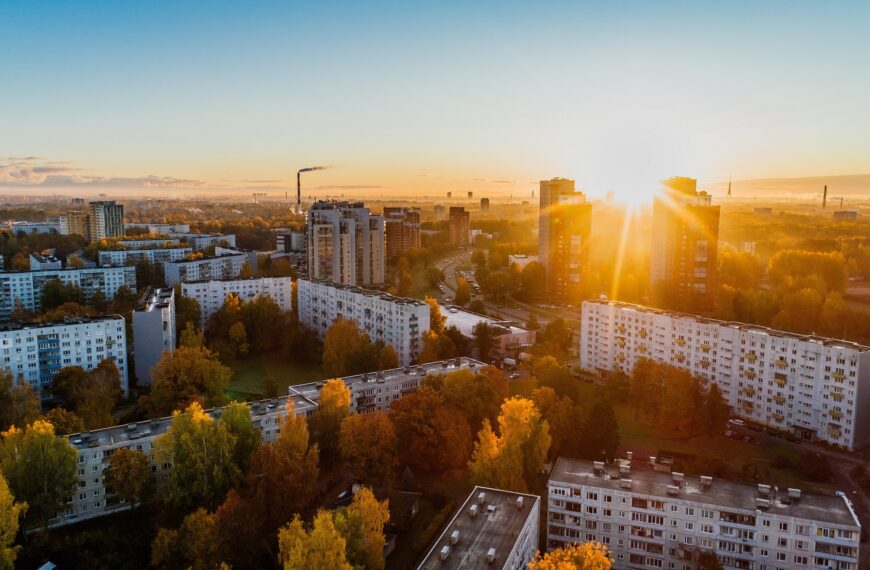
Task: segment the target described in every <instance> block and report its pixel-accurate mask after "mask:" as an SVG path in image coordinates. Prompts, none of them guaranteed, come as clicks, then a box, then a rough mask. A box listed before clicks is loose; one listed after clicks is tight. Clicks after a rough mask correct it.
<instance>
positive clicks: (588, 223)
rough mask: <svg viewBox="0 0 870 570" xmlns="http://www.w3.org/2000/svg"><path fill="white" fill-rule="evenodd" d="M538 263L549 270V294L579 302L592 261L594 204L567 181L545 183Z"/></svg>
mask: <svg viewBox="0 0 870 570" xmlns="http://www.w3.org/2000/svg"><path fill="white" fill-rule="evenodd" d="M538 228H539V229H538V260H539V261H540V263H541V265H543V266H544V269H545V270H546V277H547V291H548V292H549V293H550V295H552V296H554V297H557V298H562V299H565V298H569V299H574V298H577V297H578V296H579V294H580V290H579V287H580V283H581V281H582V279H583V273H584V271H585V270H586V267H587V263H588V258H589V239H590V235H591V233H592V204H589V203H587V202H586V195H585V194H583V192H580V191H577V190H575V189H574V181H573V180H567V179H565V178H553V179H552V180H542V181H541V183H540V207H539V210H538Z"/></svg>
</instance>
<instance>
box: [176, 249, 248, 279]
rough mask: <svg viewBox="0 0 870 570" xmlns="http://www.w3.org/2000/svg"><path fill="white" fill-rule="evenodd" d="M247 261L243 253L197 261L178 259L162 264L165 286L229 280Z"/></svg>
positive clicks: (240, 270)
mask: <svg viewBox="0 0 870 570" xmlns="http://www.w3.org/2000/svg"><path fill="white" fill-rule="evenodd" d="M246 261H247V256H246V255H245V254H244V253H236V254H232V255H216V256H211V257H200V258H198V259H180V260H178V261H167V262H166V263H164V264H163V272H164V273H165V275H166V284H167V285H168V286H170V287H172V286H174V285H175V284H176V283H183V282H187V281H209V280H212V279H231V278H233V277H236V276H238V274H239V273H241V272H242V267H244V265H245V262H246Z"/></svg>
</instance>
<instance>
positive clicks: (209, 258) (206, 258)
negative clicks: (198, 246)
mask: <svg viewBox="0 0 870 570" xmlns="http://www.w3.org/2000/svg"><path fill="white" fill-rule="evenodd" d="M244 256H246V254H244V253H242V252H238V253H223V254H221V255H203V256H202V257H197V258H196V259H177V260H175V261H166V262H165V264H166V263H197V262H199V261H213V260H215V259H224V258H228V257H244Z"/></svg>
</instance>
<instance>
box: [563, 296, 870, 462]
mask: <svg viewBox="0 0 870 570" xmlns="http://www.w3.org/2000/svg"><path fill="white" fill-rule="evenodd" d="M580 328H581V332H580V346H579V350H580V365H581V367H583V368H585V369H587V370H590V371H599V372H611V371H617V370H622V371H624V372H626V373H630V372H631V371H632V369H633V368H634V366H635V364H636V363H637V362H638V360H640V359H642V358H645V359H650V360H653V361H655V362H659V363H666V364H671V365H673V366H677V367H679V368H682V369H684V370H687V371H689V372H691V373H692V374H693V375H695V376H698V377H699V378H701V379H703V380H704V381H705V382H706V383H709V382H715V383H716V385H717V386H718V387H719V390H720V391H721V392H722V395H723V397H724V398H725V400H726V402H727V403H728V405H729V406H730V407H731V409H732V411H733V413H734V414H736V415H739V416H741V417H743V418H745V419H748V420H751V421H754V422H757V423H760V424H764V425H767V426H770V427H773V428H776V429H779V430H785V431H790V432H792V433H794V434H795V436H797V437H800V438H803V439H807V440H819V441H824V442H826V443H830V444H833V445H839V446H842V447H845V448H847V449H854V448H858V447H862V446H864V445H866V444H868V443H870V347H868V346H863V345H859V344H855V343H851V342H847V341H843V340H836V339H832V338H824V337H819V336H812V335H800V334H794V333H788V332H782V331H776V330H773V329H769V328H766V327H761V326H756V325H748V324H743V323H735V322H726V321H718V320H714V319H706V318H702V317H698V316H693V315H685V314H680V313H670V312H666V311H660V310H657V309H650V308H647V307H641V306H637V305H630V304H626V303H617V302H608V301H584V302H583V309H582V316H581V327H580Z"/></svg>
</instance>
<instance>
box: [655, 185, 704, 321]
mask: <svg viewBox="0 0 870 570" xmlns="http://www.w3.org/2000/svg"><path fill="white" fill-rule="evenodd" d="M663 186H664V187H663V189H662V191H661V192H660V193H659V195H658V196H656V198H655V199H654V200H653V231H652V251H651V257H650V287H651V289H652V291H653V293H654V295H656V296H659V297H662V298H663V299H671V300H678V299H682V300H683V302H684V303H686V305H687V307H686V308H698V309H709V308H712V307H713V304H714V302H715V296H716V254H717V251H718V248H719V206H713V204H712V197H711V196H710V195H709V194H708V193H706V192H698V190H697V181H696V180H694V179H693V178H681V177H676V178H670V179H668V180H665V181H664V182H663Z"/></svg>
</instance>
